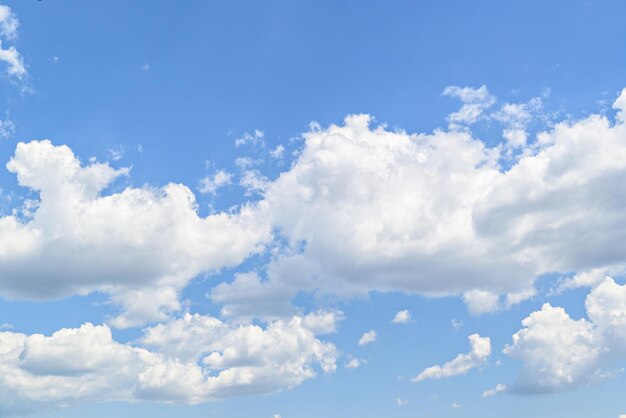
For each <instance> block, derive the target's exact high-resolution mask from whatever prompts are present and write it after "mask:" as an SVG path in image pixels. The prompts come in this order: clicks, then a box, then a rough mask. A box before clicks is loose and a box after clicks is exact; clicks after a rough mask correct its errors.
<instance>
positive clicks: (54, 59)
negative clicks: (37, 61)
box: [50, 55, 59, 64]
mask: <svg viewBox="0 0 626 418" xmlns="http://www.w3.org/2000/svg"><path fill="white" fill-rule="evenodd" d="M50 62H51V63H53V64H56V63H57V62H59V57H57V56H56V55H53V56H52V57H50Z"/></svg>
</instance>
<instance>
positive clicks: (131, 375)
mask: <svg viewBox="0 0 626 418" xmlns="http://www.w3.org/2000/svg"><path fill="white" fill-rule="evenodd" d="M305 323H306V320H304V319H303V318H301V317H293V318H292V319H290V320H287V321H277V322H273V323H271V324H269V325H268V326H267V327H266V328H261V327H258V326H254V325H245V326H243V325H242V326H237V327H233V326H229V325H227V324H225V323H223V322H221V321H219V320H218V319H216V318H211V317H206V316H201V315H197V314H196V315H190V314H186V315H184V316H183V317H181V318H178V319H173V320H171V321H169V322H167V323H164V324H160V325H158V326H156V327H153V328H149V329H147V330H146V332H145V335H144V337H143V338H142V340H141V341H142V343H143V344H145V345H148V346H150V347H151V348H152V349H151V350H150V349H147V348H144V347H140V346H134V345H128V344H120V343H118V342H116V341H114V340H113V338H112V336H111V330H110V329H109V327H108V326H107V325H100V326H94V325H92V324H89V323H87V324H84V325H82V326H81V327H80V328H73V329H61V330H59V331H57V332H55V333H54V334H52V335H51V336H44V335H41V334H34V335H25V334H20V333H14V332H0V401H1V402H0V404H1V405H2V406H0V415H2V413H3V409H4V410H5V411H10V412H12V413H16V412H19V411H21V412H24V413H26V412H29V411H30V410H33V409H36V408H38V407H43V406H64V405H72V404H76V403H82V402H91V401H98V402H102V401H111V400H153V399H156V400H160V401H168V402H177V403H197V402H202V401H206V400H214V399H220V398H224V397H229V396H235V395H242V394H258V393H272V392H275V391H278V390H281V389H286V388H291V387H294V386H296V385H298V384H300V383H302V382H303V381H304V380H306V379H309V378H311V377H313V376H314V375H315V367H316V365H318V366H319V367H320V368H321V370H323V371H324V372H325V373H331V372H334V371H335V368H336V358H337V355H338V354H337V350H336V348H335V347H334V346H333V345H332V344H330V343H325V342H322V341H320V340H319V339H317V338H316V336H315V333H314V332H313V331H312V330H311V329H309V328H307V327H306V326H305Z"/></svg>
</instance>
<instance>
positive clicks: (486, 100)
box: [443, 86, 496, 128]
mask: <svg viewBox="0 0 626 418" xmlns="http://www.w3.org/2000/svg"><path fill="white" fill-rule="evenodd" d="M443 94H444V95H446V96H450V97H457V98H459V99H460V100H461V101H462V102H463V106H462V107H461V109H459V111H458V112H455V113H452V114H450V115H449V116H448V121H449V122H450V127H451V128H455V127H458V126H459V124H467V125H470V124H472V123H474V122H476V121H478V120H479V119H480V117H481V116H482V115H483V112H484V111H485V110H487V109H488V108H490V107H491V106H493V105H494V104H495V103H496V98H495V97H493V96H492V95H491V94H489V91H488V90H487V87H486V86H481V87H480V88H477V89H475V88H472V87H457V86H448V87H446V88H445V89H444V90H443Z"/></svg>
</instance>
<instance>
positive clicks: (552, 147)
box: [222, 89, 626, 314]
mask: <svg viewBox="0 0 626 418" xmlns="http://www.w3.org/2000/svg"><path fill="white" fill-rule="evenodd" d="M479 90H480V89H479ZM451 91H452V90H451ZM454 92H455V93H454V94H456V95H457V96H459V97H464V98H465V99H464V100H468V101H481V100H482V101H484V100H487V98H488V97H489V95H488V92H486V90H485V91H481V92H475V91H469V90H467V91H465V90H454ZM451 94H452V93H451ZM623 97H626V93H623V94H622V95H621V96H620V97H619V98H618V100H617V101H616V102H615V105H614V106H615V108H616V109H617V110H618V112H620V113H618V117H617V123H612V122H611V121H609V120H608V119H607V118H606V117H604V116H599V115H591V116H589V117H586V118H583V119H581V120H578V121H568V122H561V123H557V124H556V125H555V127H554V128H552V129H550V130H548V131H545V132H541V133H539V134H538V135H537V136H536V137H534V138H533V139H532V140H530V139H528V138H527V139H526V141H522V140H521V139H520V138H518V139H515V138H513V137H511V141H516V146H517V147H519V148H521V150H520V151H519V155H518V159H517V160H516V161H515V163H514V164H512V165H506V166H503V165H501V160H502V158H503V156H504V155H506V153H507V152H508V151H507V150H506V149H504V148H503V147H501V146H495V147H488V146H487V145H486V144H485V143H484V142H483V141H481V140H480V139H477V138H475V137H474V136H472V134H471V133H470V132H469V131H467V130H450V131H441V130H436V131H435V132H433V133H431V134H409V133H406V132H403V131H390V130H387V129H386V128H385V127H384V126H377V127H374V126H372V122H371V119H370V117H368V116H367V115H355V116H350V117H348V118H346V120H345V124H343V125H340V126H337V125H331V126H329V127H328V128H326V129H321V128H320V127H316V126H314V127H313V128H312V130H311V131H310V132H308V133H305V134H304V135H303V141H304V142H303V148H302V150H301V152H300V153H299V155H298V157H297V158H296V160H295V161H294V163H293V164H292V166H291V167H290V169H289V170H287V171H285V172H283V173H281V174H280V176H279V177H278V178H277V179H276V180H274V181H268V180H267V179H262V181H258V182H256V183H257V184H258V185H257V190H260V193H261V195H262V198H263V199H262V204H263V206H264V207H265V208H267V211H268V213H269V216H270V217H271V223H272V225H273V226H274V227H275V231H276V233H277V236H279V237H281V238H282V239H283V240H282V241H281V242H282V243H284V244H285V248H284V249H283V251H277V252H275V253H274V255H273V257H272V261H271V262H270V264H269V267H268V269H271V270H272V271H273V273H272V274H268V275H267V280H266V281H264V282H263V285H262V286H258V290H259V292H260V293H261V292H267V293H266V295H269V294H271V293H272V289H273V291H274V292H276V293H277V294H282V295H287V294H289V293H290V294H292V295H295V294H297V293H298V292H299V291H319V292H321V293H332V294H335V295H338V296H340V297H352V296H355V295H362V294H365V293H367V292H370V291H405V292H409V293H420V294H425V295H434V296H437V295H463V296H464V300H465V301H466V302H467V304H468V307H469V308H470V311H471V312H472V313H475V314H480V313H484V312H489V311H493V310H495V309H498V308H499V307H507V306H510V305H512V304H515V303H519V302H521V301H522V300H524V299H527V298H529V297H532V296H533V295H534V294H535V291H534V288H533V284H534V281H535V279H536V278H537V277H538V276H540V275H542V274H546V273H553V272H562V273H564V274H571V273H572V272H574V273H578V272H584V271H590V270H592V269H599V268H606V267H608V266H612V267H613V268H620V267H621V268H623V266H625V265H626V251H624V247H623V245H621V243H622V242H624V240H625V239H626V229H625V228H623V225H626V213H625V212H624V211H623V210H621V208H622V207H623V205H624V202H623V200H624V199H623V196H626V190H623V189H624V182H623V181H622V179H623V178H624V176H626V124H625V123H623V122H621V119H620V117H621V116H619V115H621V114H622V113H621V112H623V110H622V109H623V108H624V106H623V102H624V100H626V99H624V98H623ZM488 101H490V100H488ZM535 106H538V105H535ZM514 109H517V110H514ZM524 109H526V108H524ZM524 109H522V110H520V109H519V108H510V109H508V110H507V112H508V113H507V114H508V115H509V119H511V120H512V121H515V120H517V119H515V118H514V117H513V116H511V115H517V116H516V117H518V119H520V120H526V119H525V118H526V116H523V115H525V114H524V112H530V110H528V109H526V110H524ZM523 111H524V112H523ZM520 115H522V116H520ZM502 118H504V117H502ZM511 123H514V124H515V123H518V122H511ZM520 123H521V122H520ZM516 158H517V157H516ZM255 178H256V177H255ZM251 183H252V182H251ZM622 191H624V193H622ZM294 265H298V267H299V268H297V269H294V268H291V267H290V266H294ZM232 295H233V296H232V297H235V294H234V292H233V293H232ZM227 299H228V298H224V299H222V301H223V303H225V304H228V300H227Z"/></svg>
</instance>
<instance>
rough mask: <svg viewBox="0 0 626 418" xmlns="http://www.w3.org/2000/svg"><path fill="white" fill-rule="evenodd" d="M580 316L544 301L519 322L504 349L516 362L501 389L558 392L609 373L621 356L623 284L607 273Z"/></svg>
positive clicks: (625, 320)
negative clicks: (513, 375)
mask: <svg viewBox="0 0 626 418" xmlns="http://www.w3.org/2000/svg"><path fill="white" fill-rule="evenodd" d="M585 307H586V310H587V316H588V318H589V320H586V319H584V318H583V319H572V318H571V317H570V316H569V315H568V314H567V313H566V312H565V310H564V309H563V308H559V307H552V306H551V305H549V304H544V305H543V307H542V308H541V310H540V311H537V312H533V313H532V314H530V315H529V316H528V317H527V318H526V319H524V320H523V321H522V325H523V328H522V329H521V330H520V331H518V332H517V333H516V334H514V335H513V342H512V344H511V345H509V346H507V347H506V348H505V350H504V352H505V353H506V354H508V355H509V356H511V357H512V358H515V359H518V360H521V361H522V369H521V373H520V376H519V377H518V379H517V381H516V382H515V384H514V385H512V386H510V387H509V388H508V389H507V390H508V391H510V392H513V393H519V394H535V393H546V392H560V391H564V390H570V389H574V388H577V387H580V386H583V385H586V384H589V383H593V382H596V381H599V380H603V379H606V378H608V377H610V376H611V375H612V374H613V373H614V372H615V370H614V367H615V364H616V363H618V362H620V361H623V360H624V359H626V331H625V330H626V285H619V284H617V283H615V281H614V280H613V279H612V278H610V277H607V278H605V279H604V281H602V282H601V283H600V284H599V285H597V286H596V287H595V288H594V289H593V290H592V291H591V292H590V293H589V295H588V296H587V298H586V300H585Z"/></svg>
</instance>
